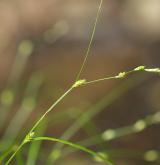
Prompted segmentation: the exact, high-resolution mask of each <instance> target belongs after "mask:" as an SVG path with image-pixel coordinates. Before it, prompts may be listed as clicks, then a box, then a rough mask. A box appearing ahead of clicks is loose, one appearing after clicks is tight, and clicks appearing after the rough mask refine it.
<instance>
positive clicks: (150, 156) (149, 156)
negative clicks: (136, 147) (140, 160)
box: [144, 150, 159, 162]
mask: <svg viewBox="0 0 160 165" xmlns="http://www.w3.org/2000/svg"><path fill="white" fill-rule="evenodd" d="M158 157H159V154H158V152H157V151H155V150H150V151H147V152H146V153H145V154H144V160H146V161H149V162H153V161H156V160H157V159H158Z"/></svg>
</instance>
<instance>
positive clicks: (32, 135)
mask: <svg viewBox="0 0 160 165" xmlns="http://www.w3.org/2000/svg"><path fill="white" fill-rule="evenodd" d="M102 3H103V0H100V3H99V6H98V11H97V15H96V19H95V22H94V26H93V30H92V33H91V38H90V42H89V45H88V47H87V50H86V54H85V58H84V60H83V62H82V65H81V67H80V70H79V72H78V74H77V76H76V80H75V81H74V83H73V84H72V85H71V86H70V87H69V88H68V89H67V90H66V92H64V93H63V94H62V95H61V96H60V97H59V98H58V99H57V101H55V102H54V103H53V104H52V105H51V106H50V107H49V108H48V109H47V110H46V112H45V113H44V114H43V115H42V116H41V117H40V118H39V119H38V121H37V122H36V123H35V124H34V125H33V127H32V128H31V129H30V131H29V132H28V133H27V134H26V136H25V137H24V139H23V140H22V142H21V143H20V144H19V145H18V147H17V148H16V150H15V151H14V152H13V153H12V154H11V156H10V157H9V159H8V160H7V161H6V162H5V165H8V164H10V163H11V161H12V160H13V158H14V157H15V155H16V154H17V153H18V152H19V151H20V150H21V149H22V148H23V147H24V145H25V144H27V143H29V142H34V141H53V142H59V143H62V144H65V145H68V146H71V147H73V148H76V149H78V150H81V151H84V152H86V153H88V154H90V155H92V156H96V157H98V158H99V159H101V160H103V161H104V162H105V163H106V164H108V165H113V164H114V163H113V162H112V161H110V160H109V159H108V158H106V157H105V156H103V155H102V154H99V153H98V152H95V151H93V150H91V149H88V148H86V147H84V146H81V145H78V144H75V143H72V142H70V141H67V140H63V139H58V138H54V137H45V136H44V137H43V136H42V137H39V136H36V134H37V133H36V129H37V127H38V126H39V125H40V124H41V122H42V121H43V120H44V119H45V118H46V117H47V116H48V114H49V113H50V112H51V111H52V110H53V109H55V107H56V106H57V105H58V104H59V103H61V102H62V101H63V99H64V98H65V97H67V96H68V95H69V94H70V93H71V92H72V91H73V90H75V89H76V88H79V87H81V86H87V85H90V84H93V83H98V82H101V81H106V80H111V79H124V78H125V77H127V76H128V75H130V74H132V73H136V72H147V73H156V74H157V73H158V74H159V73H160V69H159V68H146V67H145V66H139V67H136V68H135V69H133V70H131V71H127V72H120V73H119V74H117V75H115V76H110V77H105V78H100V79H96V80H91V81H88V80H87V79H83V78H81V75H82V73H83V70H84V67H85V66H86V62H87V60H88V57H89V53H90V49H91V46H92V42H93V39H94V35H95V31H96V27H97V23H98V19H99V15H100V12H101V9H102Z"/></svg>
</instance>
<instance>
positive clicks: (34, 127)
mask: <svg viewBox="0 0 160 165" xmlns="http://www.w3.org/2000/svg"><path fill="white" fill-rule="evenodd" d="M73 88H74V87H73V86H71V87H70V88H69V89H68V90H67V91H66V92H65V93H64V94H63V95H62V96H61V97H60V98H59V99H58V100H57V101H56V102H55V103H54V104H52V105H51V106H50V108H49V109H48V110H47V111H46V112H45V113H44V114H43V115H42V116H41V118H40V119H39V120H38V121H37V122H36V123H35V124H34V126H33V127H32V128H31V130H30V131H29V132H28V134H27V136H28V135H29V134H31V133H32V132H33V131H34V130H35V129H36V128H37V126H38V125H39V124H40V123H41V122H42V120H43V119H44V118H45V117H46V116H47V114H48V113H49V112H50V111H51V110H52V109H53V108H54V107H55V106H56V105H57V104H58V103H59V102H60V101H62V100H63V98H64V97H66V96H67V95H68V94H69V93H70V92H71V91H72V90H73ZM27 136H26V137H27ZM26 137H25V138H24V139H23V141H22V143H21V144H20V145H19V147H18V148H17V149H16V151H15V152H14V153H13V154H12V155H11V157H10V158H9V159H8V161H7V162H6V165H8V164H9V163H10V162H11V160H12V159H13V158H14V156H15V155H16V153H17V152H18V151H19V150H20V149H21V147H22V146H23V145H24V144H25V142H26Z"/></svg>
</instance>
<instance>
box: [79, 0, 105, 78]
mask: <svg viewBox="0 0 160 165" xmlns="http://www.w3.org/2000/svg"><path fill="white" fill-rule="evenodd" d="M102 3H103V0H101V1H100V3H99V7H98V11H97V15H96V19H95V22H94V26H93V30H92V33H91V38H90V41H89V44H88V47H87V50H86V53H85V58H84V60H83V63H82V65H81V67H80V70H79V72H78V74H77V77H76V81H77V80H79V78H80V76H81V74H82V71H83V69H84V66H85V64H86V62H87V59H88V56H89V53H90V50H91V46H92V43H93V39H94V36H95V32H96V27H97V23H98V19H99V15H100V12H101V9H102Z"/></svg>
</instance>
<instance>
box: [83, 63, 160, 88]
mask: <svg viewBox="0 0 160 165" xmlns="http://www.w3.org/2000/svg"><path fill="white" fill-rule="evenodd" d="M135 72H148V73H160V68H150V69H146V68H145V66H139V67H137V68H135V69H133V70H131V71H128V72H120V73H119V74H118V75H116V76H111V77H104V78H101V79H96V80H92V81H85V83H84V85H88V84H93V83H97V82H101V81H105V80H111V79H123V78H126V77H127V76H128V75H130V74H132V73H135Z"/></svg>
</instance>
